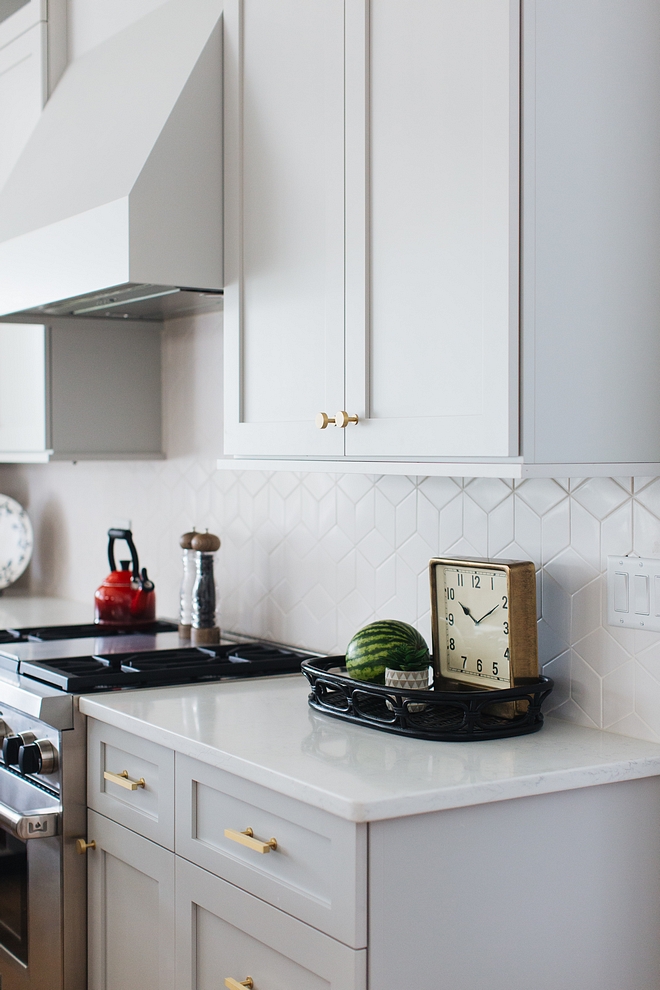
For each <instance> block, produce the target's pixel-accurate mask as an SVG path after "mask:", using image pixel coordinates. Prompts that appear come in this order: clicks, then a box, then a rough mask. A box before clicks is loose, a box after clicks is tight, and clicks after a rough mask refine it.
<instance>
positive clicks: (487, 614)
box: [459, 602, 500, 625]
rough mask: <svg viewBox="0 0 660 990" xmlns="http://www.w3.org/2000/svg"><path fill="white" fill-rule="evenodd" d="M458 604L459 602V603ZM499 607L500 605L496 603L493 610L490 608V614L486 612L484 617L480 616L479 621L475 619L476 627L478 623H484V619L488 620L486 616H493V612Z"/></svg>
mask: <svg viewBox="0 0 660 990" xmlns="http://www.w3.org/2000/svg"><path fill="white" fill-rule="evenodd" d="M459 604H460V602H459ZM499 607H500V603H499V602H498V603H497V605H496V606H495V608H491V610H490V612H486V614H485V615H482V616H481V618H480V619H477V622H476V624H477V625H479V623H480V622H483V621H484V619H487V618H488V616H489V615H492V614H493V612H494V611H495V609H496V608H499Z"/></svg>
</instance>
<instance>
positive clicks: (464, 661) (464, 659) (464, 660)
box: [461, 657, 467, 670]
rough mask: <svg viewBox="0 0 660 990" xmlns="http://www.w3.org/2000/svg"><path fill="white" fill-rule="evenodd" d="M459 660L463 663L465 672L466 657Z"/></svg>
mask: <svg viewBox="0 0 660 990" xmlns="http://www.w3.org/2000/svg"><path fill="white" fill-rule="evenodd" d="M461 660H462V661H463V670H465V664H466V663H467V657H461Z"/></svg>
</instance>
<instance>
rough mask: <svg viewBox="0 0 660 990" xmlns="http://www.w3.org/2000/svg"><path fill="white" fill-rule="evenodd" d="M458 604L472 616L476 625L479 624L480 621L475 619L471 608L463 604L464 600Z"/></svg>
mask: <svg viewBox="0 0 660 990" xmlns="http://www.w3.org/2000/svg"><path fill="white" fill-rule="evenodd" d="M458 604H459V605H460V606H461V608H462V609H463V611H464V612H465V614H466V615H469V616H470V618H471V619H472V621H473V622H474V624H475V626H476V625H478V622H477V620H476V619H475V617H474V616H473V615H472V612H471V611H470V609H469V608H466V607H465V605H464V604H463V602H459V603H458Z"/></svg>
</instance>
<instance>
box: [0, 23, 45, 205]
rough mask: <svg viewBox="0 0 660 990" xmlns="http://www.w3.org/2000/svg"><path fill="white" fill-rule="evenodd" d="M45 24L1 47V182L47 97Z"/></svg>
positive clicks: (21, 148) (15, 158) (17, 154)
mask: <svg viewBox="0 0 660 990" xmlns="http://www.w3.org/2000/svg"><path fill="white" fill-rule="evenodd" d="M45 51H46V24H45V23H43V22H39V23H37V24H35V25H34V26H33V27H31V28H30V29H29V30H28V31H26V32H25V33H24V34H21V36H20V37H18V38H16V40H15V41H12V42H10V43H9V44H6V45H4V46H3V47H0V131H1V132H2V140H1V141H0V186H3V185H4V183H5V181H6V180H7V178H8V176H9V173H10V172H11V170H12V169H13V167H14V165H15V164H16V161H17V159H18V157H19V155H20V153H21V151H22V150H23V147H24V146H25V144H26V142H27V139H28V138H29V136H30V134H31V133H32V129H33V128H34V126H35V124H36V123H37V120H38V119H39V115H40V114H41V110H42V108H43V105H44V101H45V98H46V58H45Z"/></svg>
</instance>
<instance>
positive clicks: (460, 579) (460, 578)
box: [456, 574, 463, 588]
mask: <svg viewBox="0 0 660 990" xmlns="http://www.w3.org/2000/svg"><path fill="white" fill-rule="evenodd" d="M456 584H457V585H458V587H459V588H462V587H463V575H462V574H457V575H456Z"/></svg>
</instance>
